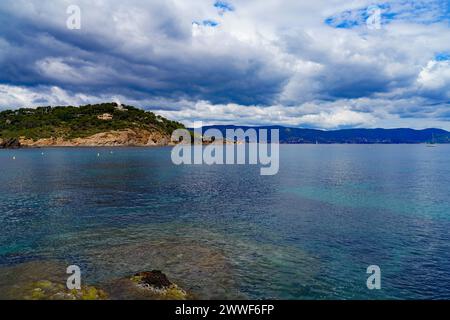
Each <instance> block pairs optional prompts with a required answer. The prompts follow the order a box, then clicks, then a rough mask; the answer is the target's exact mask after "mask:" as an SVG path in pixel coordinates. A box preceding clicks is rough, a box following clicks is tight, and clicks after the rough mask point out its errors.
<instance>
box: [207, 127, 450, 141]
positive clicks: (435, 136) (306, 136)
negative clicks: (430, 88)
mask: <svg viewBox="0 0 450 320" xmlns="http://www.w3.org/2000/svg"><path fill="white" fill-rule="evenodd" d="M210 128H215V129H218V130H220V131H221V132H222V134H223V135H224V137H225V134H226V130H227V129H239V128H241V129H243V130H247V129H252V128H253V129H256V131H257V132H258V129H269V130H270V129H279V130H280V131H279V132H280V143H283V144H308V143H313V144H315V143H320V144H332V143H349V144H375V143H380V144H400V143H405V144H414V143H450V132H448V131H445V130H442V129H425V130H414V129H406V128H405V129H343V130H333V131H323V130H314V129H300V128H288V127H282V126H260V127H246V126H228V125H214V126H205V127H203V130H204V131H205V130H207V129H210ZM269 136H270V135H269Z"/></svg>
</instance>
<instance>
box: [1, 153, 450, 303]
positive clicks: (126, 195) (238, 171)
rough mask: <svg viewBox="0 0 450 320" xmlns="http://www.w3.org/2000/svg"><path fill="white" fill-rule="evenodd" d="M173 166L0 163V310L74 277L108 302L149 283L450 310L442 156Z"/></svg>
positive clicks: (131, 160) (114, 158) (163, 157)
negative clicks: (106, 294)
mask: <svg viewBox="0 0 450 320" xmlns="http://www.w3.org/2000/svg"><path fill="white" fill-rule="evenodd" d="M171 151H172V149H171V148H170V147H161V148H48V149H19V150H0V297H1V298H6V299H8V298H12V299H14V298H18V299H20V298H21V296H20V295H19V294H18V293H17V292H18V291H17V289H18V288H21V287H24V288H26V287H27V286H29V283H30V282H32V281H38V280H46V279H55V277H56V278H57V279H60V280H61V281H63V279H64V278H63V276H61V275H60V274H62V275H65V271H66V269H65V268H66V267H67V266H69V265H76V266H79V267H80V270H81V276H82V283H83V284H88V285H92V286H96V287H99V288H106V289H105V290H106V291H107V289H108V288H112V287H114V285H113V284H114V283H115V282H116V281H118V280H119V279H124V278H127V277H130V276H132V275H133V274H135V273H137V272H140V271H151V270H161V271H162V272H163V273H164V274H166V275H167V276H168V278H169V279H170V280H171V281H173V282H174V283H176V284H177V285H178V286H179V287H181V288H183V289H185V290H187V291H189V292H191V293H192V294H193V295H195V297H196V298H198V299H295V300H298V299H313V300H316V299H319V300H322V299H358V300H359V299H364V300H365V299H450V201H449V200H450V145H437V146H436V147H433V148H429V147H427V146H425V145H281V146H280V154H279V156H280V166H279V172H278V174H276V175H272V176H262V175H261V174H260V166H257V165H174V164H173V163H172V161H171ZM370 266H377V267H379V270H380V273H379V279H380V287H379V289H377V288H375V289H373V288H372V289H369V287H368V285H367V284H368V283H367V282H368V279H369V278H370V277H371V275H372V274H371V273H370V272H369V273H368V268H369V267H370ZM57 274H58V276H56V275H57ZM65 276H66V277H68V276H69V275H65ZM58 277H59V278H58ZM369 280H370V279H369ZM63 283H64V282H63ZM114 288H115V289H114V290H112V293H110V294H111V297H112V298H117V299H127V298H133V297H132V296H131V295H129V294H128V291H127V290H126V289H124V290H120V288H119V289H118V287H117V286H116V287H114Z"/></svg>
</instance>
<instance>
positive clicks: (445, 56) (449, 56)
mask: <svg viewBox="0 0 450 320" xmlns="http://www.w3.org/2000/svg"><path fill="white" fill-rule="evenodd" d="M434 59H435V60H436V61H449V60H450V53H448V52H441V53H438V54H437V55H436V56H435V57H434Z"/></svg>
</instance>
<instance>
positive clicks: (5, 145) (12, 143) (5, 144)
mask: <svg viewBox="0 0 450 320" xmlns="http://www.w3.org/2000/svg"><path fill="white" fill-rule="evenodd" d="M20 147H21V145H20V141H19V139H14V138H11V139H5V140H3V139H1V138H0V149H18V148H20Z"/></svg>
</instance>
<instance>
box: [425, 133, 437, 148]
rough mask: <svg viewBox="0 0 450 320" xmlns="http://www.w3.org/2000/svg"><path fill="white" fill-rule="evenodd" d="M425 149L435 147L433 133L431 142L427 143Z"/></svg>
mask: <svg viewBox="0 0 450 320" xmlns="http://www.w3.org/2000/svg"><path fill="white" fill-rule="evenodd" d="M427 147H430V148H431V147H436V140H435V139H434V133H432V138H431V142H428V143H427Z"/></svg>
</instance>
